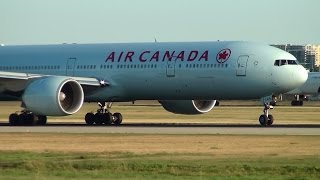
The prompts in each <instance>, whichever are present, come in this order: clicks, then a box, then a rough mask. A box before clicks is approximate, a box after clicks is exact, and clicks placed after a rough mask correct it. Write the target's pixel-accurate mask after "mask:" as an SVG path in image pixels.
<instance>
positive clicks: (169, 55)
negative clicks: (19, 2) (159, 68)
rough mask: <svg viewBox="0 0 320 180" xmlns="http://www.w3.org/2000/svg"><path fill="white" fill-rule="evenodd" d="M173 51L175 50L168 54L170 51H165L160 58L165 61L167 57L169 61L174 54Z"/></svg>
mask: <svg viewBox="0 0 320 180" xmlns="http://www.w3.org/2000/svg"><path fill="white" fill-rule="evenodd" d="M174 53H175V51H173V52H172V53H171V54H170V51H166V53H165V54H164V56H163V58H162V61H165V59H168V61H171V60H172V58H173V56H174Z"/></svg>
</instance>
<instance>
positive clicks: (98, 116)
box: [93, 113, 103, 125]
mask: <svg viewBox="0 0 320 180" xmlns="http://www.w3.org/2000/svg"><path fill="white" fill-rule="evenodd" d="M93 119H94V123H95V124H96V125H102V124H103V114H101V113H96V114H95V115H94V118H93Z"/></svg>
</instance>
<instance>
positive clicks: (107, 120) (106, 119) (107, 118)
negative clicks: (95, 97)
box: [102, 113, 112, 125]
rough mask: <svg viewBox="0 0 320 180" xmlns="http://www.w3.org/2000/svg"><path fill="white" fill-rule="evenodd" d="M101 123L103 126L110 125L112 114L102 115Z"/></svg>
mask: <svg viewBox="0 0 320 180" xmlns="http://www.w3.org/2000/svg"><path fill="white" fill-rule="evenodd" d="M102 121H103V123H104V124H105V125H111V124H112V114H111V113H104V114H102Z"/></svg>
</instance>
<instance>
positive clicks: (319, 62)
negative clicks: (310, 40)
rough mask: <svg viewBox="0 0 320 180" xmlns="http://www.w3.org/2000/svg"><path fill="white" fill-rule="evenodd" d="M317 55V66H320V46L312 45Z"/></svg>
mask: <svg viewBox="0 0 320 180" xmlns="http://www.w3.org/2000/svg"><path fill="white" fill-rule="evenodd" d="M312 48H313V50H314V54H315V65H316V66H317V67H319V66H320V45H312Z"/></svg>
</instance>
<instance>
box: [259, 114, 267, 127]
mask: <svg viewBox="0 0 320 180" xmlns="http://www.w3.org/2000/svg"><path fill="white" fill-rule="evenodd" d="M268 120H269V119H268V117H267V116H266V115H261V116H260V117H259V122H260V124H261V126H266V125H267V123H268Z"/></svg>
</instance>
